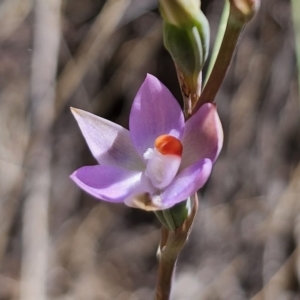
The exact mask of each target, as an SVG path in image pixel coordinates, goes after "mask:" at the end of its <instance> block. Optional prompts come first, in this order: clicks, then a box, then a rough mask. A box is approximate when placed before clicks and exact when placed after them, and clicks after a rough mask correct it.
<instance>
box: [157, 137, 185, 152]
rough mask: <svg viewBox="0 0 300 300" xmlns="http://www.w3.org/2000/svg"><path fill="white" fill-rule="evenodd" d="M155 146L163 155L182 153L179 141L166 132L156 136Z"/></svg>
mask: <svg viewBox="0 0 300 300" xmlns="http://www.w3.org/2000/svg"><path fill="white" fill-rule="evenodd" d="M155 148H156V149H157V150H158V151H159V152H160V153H161V154H163V155H166V154H173V155H178V156H181V155H182V144H181V142H180V141H179V140H178V139H177V138H176V137H174V136H171V135H168V134H164V135H160V136H159V137H158V138H156V140H155Z"/></svg>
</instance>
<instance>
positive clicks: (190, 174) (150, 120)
mask: <svg viewBox="0 0 300 300" xmlns="http://www.w3.org/2000/svg"><path fill="white" fill-rule="evenodd" d="M72 112H73V114H74V116H75V118H76V120H77V122H78V124H79V127H80V129H81V131H82V134H83V136H84V138H85V140H86V142H87V144H88V146H89V148H90V150H91V152H92V154H93V156H94V157H95V159H96V160H97V161H98V163H99V165H95V166H85V167H82V168H79V169H78V170H76V171H75V172H74V173H73V174H72V175H71V178H72V179H73V180H74V182H75V183H76V184H77V185H78V186H79V187H80V188H82V189H83V190H84V191H86V192H87V193H89V194H91V195H92V196H94V197H96V198H98V199H101V200H104V201H108V202H114V203H118V202H123V203H125V204H126V205H128V206H131V207H137V208H141V209H144V210H164V209H167V208H170V207H172V206H174V205H175V204H177V203H179V202H182V201H184V200H186V199H187V198H188V197H189V196H191V195H192V194H194V193H195V192H197V190H198V189H200V188H201V187H202V186H203V185H204V184H205V182H206V181H207V179H208V177H209V176H210V173H211V170H212V165H213V163H214V162H215V160H216V158H217V157H218V155H219V152H220V150H221V147H222V144H223V130H222V126H221V122H220V120H219V116H218V113H217V110H216V106H215V105H214V104H211V103H207V104H204V105H203V106H202V107H201V108H200V109H199V110H198V111H197V112H196V113H195V114H194V115H193V116H192V117H191V118H189V119H188V120H187V121H186V122H185V120H184V115H183V112H182V110H181V108H180V106H179V104H178V102H177V101H176V99H175V98H174V97H173V95H172V94H171V92H170V91H169V90H168V89H167V88H166V87H165V86H164V85H163V84H162V83H161V82H160V81H159V80H158V79H157V78H155V77H154V76H152V75H147V78H146V79H145V81H144V83H143V84H142V86H141V87H140V89H139V91H138V93H137V95H136V97H135V99H134V101H133V105H132V108H131V113H130V119H129V128H130V131H128V130H127V129H125V128H123V127H121V126H119V125H117V124H115V123H113V122H110V121H108V120H105V119H103V118H101V117H98V116H95V115H93V114H91V113H88V112H85V111H83V110H80V109H75V108H72Z"/></svg>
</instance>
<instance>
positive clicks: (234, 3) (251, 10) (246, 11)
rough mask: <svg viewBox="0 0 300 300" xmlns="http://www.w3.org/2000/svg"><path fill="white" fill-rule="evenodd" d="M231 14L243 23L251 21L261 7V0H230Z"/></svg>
mask: <svg viewBox="0 0 300 300" xmlns="http://www.w3.org/2000/svg"><path fill="white" fill-rule="evenodd" d="M229 2H230V10H231V14H232V15H234V17H235V18H236V19H237V20H238V21H240V22H241V23H247V22H249V21H250V20H251V19H252V18H253V16H254V15H255V13H256V11H257V10H258V9H259V6H260V0H229Z"/></svg>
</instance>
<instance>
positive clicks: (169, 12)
mask: <svg viewBox="0 0 300 300" xmlns="http://www.w3.org/2000/svg"><path fill="white" fill-rule="evenodd" d="M160 9H161V14H162V17H163V19H164V43H165V47H166V48H167V50H168V51H169V52H170V54H171V56H172V58H173V60H174V63H175V65H176V68H177V71H178V74H179V77H180V80H182V81H183V82H181V89H182V91H183V94H184V95H185V96H186V97H189V96H190V95H191V98H195V99H197V97H198V96H199V95H200V90H201V86H200V87H199V85H200V84H201V77H200V76H201V70H202V68H203V65H204V63H205V61H206V59H207V56H208V51H209V24H208V21H207V19H206V17H205V15H204V14H203V13H202V11H201V10H200V1H199V0H160Z"/></svg>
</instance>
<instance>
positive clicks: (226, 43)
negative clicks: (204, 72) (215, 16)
mask: <svg viewBox="0 0 300 300" xmlns="http://www.w3.org/2000/svg"><path fill="white" fill-rule="evenodd" d="M244 25H245V23H241V22H237V21H236V18H235V17H234V16H233V15H232V14H231V13H230V14H229V17H228V22H227V27H226V30H225V34H224V38H223V41H222V44H221V47H220V51H219V53H218V56H217V59H216V62H215V64H214V67H213V69H212V71H211V75H210V77H209V79H208V80H207V83H206V85H205V87H204V90H203V92H202V94H201V96H200V99H199V101H198V102H197V104H196V105H195V107H194V108H193V112H196V111H197V110H198V109H199V108H200V106H201V105H203V104H204V103H206V102H214V100H215V97H216V95H217V92H218V91H219V89H220V87H221V84H222V82H223V80H224V77H225V75H226V72H227V69H228V67H229V65H230V62H231V58H232V56H233V53H234V50H235V47H236V44H237V42H238V38H239V36H240V34H241V32H242V29H243V27H244Z"/></svg>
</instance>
